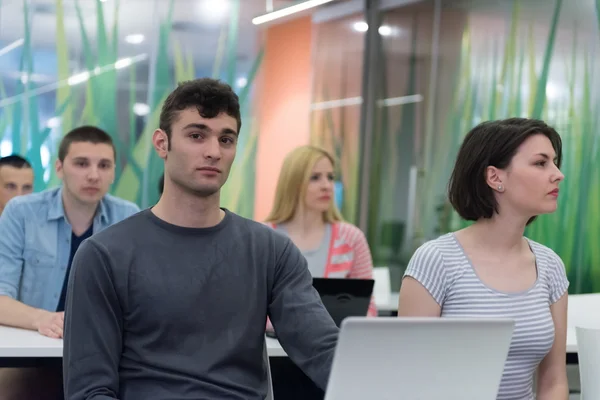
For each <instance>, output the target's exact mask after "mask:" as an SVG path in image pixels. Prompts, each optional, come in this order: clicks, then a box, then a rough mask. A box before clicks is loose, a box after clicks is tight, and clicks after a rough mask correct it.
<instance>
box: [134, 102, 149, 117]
mask: <svg viewBox="0 0 600 400" xmlns="http://www.w3.org/2000/svg"><path fill="white" fill-rule="evenodd" d="M133 113H134V114H135V115H139V116H140V117H143V116H144V115H148V114H150V106H149V105H148V104H146V103H135V104H134V105H133Z"/></svg>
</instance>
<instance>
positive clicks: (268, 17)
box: [252, 0, 333, 25]
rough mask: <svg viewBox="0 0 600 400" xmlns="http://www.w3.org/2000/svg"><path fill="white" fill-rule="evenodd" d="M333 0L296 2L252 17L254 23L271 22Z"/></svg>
mask: <svg viewBox="0 0 600 400" xmlns="http://www.w3.org/2000/svg"><path fill="white" fill-rule="evenodd" d="M331 1H333V0H308V1H304V2H302V3H299V4H294V5H293V6H289V7H286V8H282V9H280V10H277V11H273V12H270V13H267V14H264V15H261V16H260V17H256V18H253V19H252V23H253V24H254V25H260V24H264V23H265V22H270V21H273V20H275V19H278V18H283V17H287V16H288V15H292V14H295V13H298V12H300V11H305V10H308V9H310V8H313V7H317V6H320V5H323V4H325V3H329V2H331Z"/></svg>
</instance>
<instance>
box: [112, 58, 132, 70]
mask: <svg viewBox="0 0 600 400" xmlns="http://www.w3.org/2000/svg"><path fill="white" fill-rule="evenodd" d="M131 63H132V60H131V58H121V59H120V60H117V62H116V63H115V69H121V68H125V67H129V66H130V65H131Z"/></svg>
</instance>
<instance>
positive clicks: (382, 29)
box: [378, 25, 392, 36]
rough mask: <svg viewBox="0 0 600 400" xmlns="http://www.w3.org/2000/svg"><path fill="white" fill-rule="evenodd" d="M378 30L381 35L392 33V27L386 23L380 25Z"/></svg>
mask: <svg viewBox="0 0 600 400" xmlns="http://www.w3.org/2000/svg"><path fill="white" fill-rule="evenodd" d="M378 31H379V34H380V35H381V36H390V35H391V34H392V27H390V26H388V25H381V26H380V27H379V29H378Z"/></svg>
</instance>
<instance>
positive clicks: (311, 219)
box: [266, 146, 377, 316]
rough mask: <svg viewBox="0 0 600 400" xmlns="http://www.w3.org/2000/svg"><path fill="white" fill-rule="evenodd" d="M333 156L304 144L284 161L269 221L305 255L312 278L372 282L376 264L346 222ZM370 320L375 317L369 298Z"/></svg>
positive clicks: (362, 238)
mask: <svg viewBox="0 0 600 400" xmlns="http://www.w3.org/2000/svg"><path fill="white" fill-rule="evenodd" d="M334 168H335V162H334V158H333V156H332V155H331V154H329V153H328V152H327V151H325V150H323V149H321V148H318V147H314V146H301V147H298V148H296V149H294V150H293V151H292V152H291V153H290V154H288V155H287V157H286V158H285V160H284V162H283V166H282V169H281V173H280V175H279V180H278V182H277V189H276V191H275V203H274V206H273V209H272V210H271V213H270V214H269V216H268V217H267V220H266V221H267V223H268V224H269V225H270V226H272V227H273V228H274V229H276V230H278V231H280V232H282V233H283V234H285V235H287V236H289V238H290V239H291V240H292V242H294V244H295V245H296V246H297V247H298V248H299V249H300V250H301V251H302V253H303V254H304V257H305V258H306V260H307V262H308V269H309V270H310V272H311V274H312V276H313V277H319V278H320V277H325V278H354V279H372V277H373V260H372V258H371V251H370V250H369V245H368V243H367V240H366V238H365V235H364V234H363V233H362V231H361V230H360V229H358V228H357V227H356V226H354V225H352V224H349V223H347V222H343V221H342V216H341V214H340V212H339V211H338V209H337V207H336V206H335V203H334V199H333V194H334V180H335V176H334ZM368 315H369V316H376V315H377V309H376V308H375V302H374V301H373V300H371V305H370V306H369V311H368Z"/></svg>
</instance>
